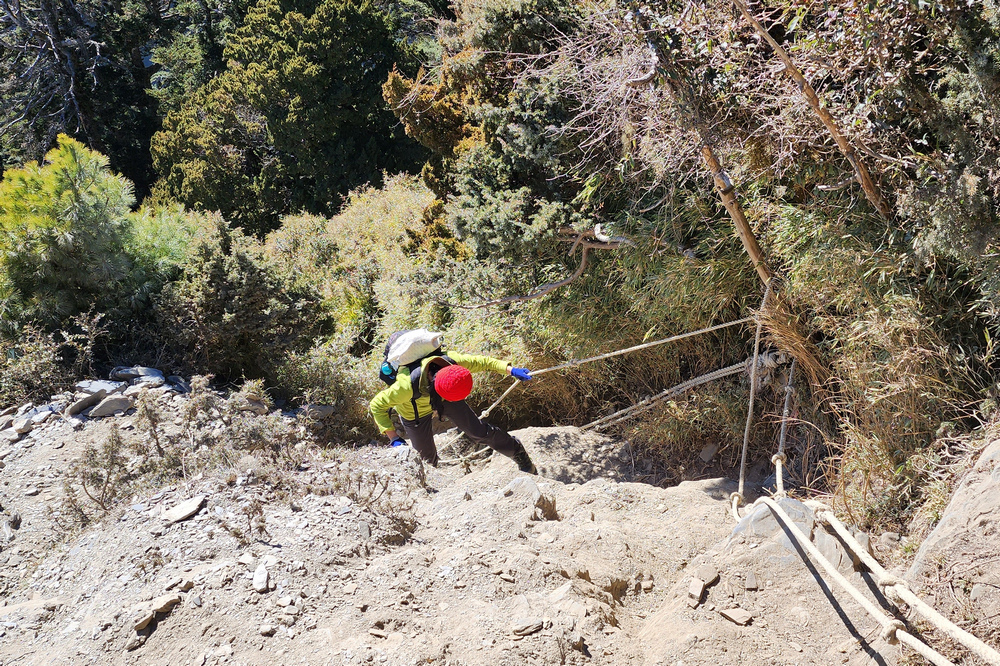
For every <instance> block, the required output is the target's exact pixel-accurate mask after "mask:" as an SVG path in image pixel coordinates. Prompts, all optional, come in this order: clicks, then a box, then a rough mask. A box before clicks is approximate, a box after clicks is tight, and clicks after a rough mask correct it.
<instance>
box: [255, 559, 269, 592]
mask: <svg viewBox="0 0 1000 666" xmlns="http://www.w3.org/2000/svg"><path fill="white" fill-rule="evenodd" d="M267 581H268V573H267V567H265V566H264V565H263V564H261V565H260V566H258V567H257V569H256V571H254V572H253V589H255V590H257V591H258V592H260V593H261V594H263V593H265V592H267Z"/></svg>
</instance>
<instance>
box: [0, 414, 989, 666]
mask: <svg viewBox="0 0 1000 666" xmlns="http://www.w3.org/2000/svg"><path fill="white" fill-rule="evenodd" d="M130 419H131V417H130V416H124V417H120V418H119V419H117V420H118V421H119V422H120V425H121V426H122V427H123V428H128V427H130ZM107 428H108V424H107V422H104V423H102V422H88V423H87V424H85V426H84V427H83V428H82V429H80V430H73V429H72V428H66V427H64V425H59V424H51V425H47V426H46V427H45V428H43V429H40V434H38V435H37V436H35V438H34V441H33V442H31V444H30V446H24V445H20V444H19V445H15V448H14V449H12V450H11V452H10V453H8V454H7V455H6V456H5V463H6V467H5V468H4V469H3V470H2V471H0V475H2V477H3V481H4V485H3V493H4V502H5V506H7V503H9V502H10V501H12V500H14V501H15V503H16V505H17V509H18V511H19V512H20V514H21V515H22V524H21V526H20V527H19V529H18V530H17V531H16V535H15V539H14V540H13V541H12V542H10V543H9V544H7V545H6V546H5V547H4V549H3V550H2V551H0V577H2V582H3V584H4V585H5V588H4V589H5V590H6V596H5V597H4V599H3V602H2V603H3V605H2V606H0V663H3V664H132V663H135V664H199V665H200V664H216V663H219V664H221V663H232V664H265V663H266V664H276V663H277V664H336V665H339V664H365V663H374V664H400V665H407V666H409V665H412V664H442V665H443V664H452V665H459V664H470V665H471V664H510V665H514V664H609V665H610V664H635V665H637V666H638V665H643V666H645V665H649V666H653V665H658V664H662V665H664V666H665V665H668V664H669V665H675V664H685V665H690V664H750V665H751V666H755V665H764V664H842V663H850V664H870V663H880V664H891V663H896V662H897V661H898V660H899V659H900V658H901V655H902V653H901V651H900V648H898V647H894V646H889V645H887V644H885V643H884V641H882V639H881V638H880V632H879V627H878V625H877V624H876V623H875V622H873V621H872V620H871V619H870V618H869V617H867V616H866V615H865V613H864V612H863V611H861V610H860V609H859V608H857V607H856V606H855V605H853V604H852V602H851V600H849V599H845V598H844V595H842V594H840V593H839V592H838V591H837V590H830V589H829V588H828V587H827V586H826V583H824V582H822V579H821V578H819V577H818V575H817V574H816V571H815V569H814V568H813V567H811V566H807V565H805V564H804V563H803V559H802V558H801V556H800V553H798V552H797V550H796V547H795V546H794V545H793V544H792V543H791V542H790V541H789V539H788V537H787V535H786V534H785V533H784V531H783V530H782V528H781V527H780V525H779V524H778V523H777V522H776V521H775V520H774V518H773V516H771V515H770V513H769V511H768V510H767V509H766V508H764V507H757V508H756V509H755V510H753V511H751V513H750V515H748V516H747V517H746V518H745V519H744V520H743V521H742V522H741V523H740V525H738V526H735V527H734V525H733V523H732V521H731V519H730V517H729V513H728V507H727V499H728V497H729V495H730V493H731V492H732V491H733V490H734V489H735V485H736V484H735V483H734V482H732V481H729V480H725V479H710V480H702V481H696V482H685V483H681V484H680V485H678V486H675V487H671V488H666V489H663V488H656V487H653V486H650V485H647V484H641V483H634V482H632V481H631V478H632V474H633V471H634V470H633V459H632V453H631V451H630V449H629V446H628V445H627V444H623V443H622V442H620V441H617V440H614V439H611V438H607V437H604V436H602V435H599V434H597V433H593V432H581V431H580V430H578V429H575V428H529V429H526V430H522V431H520V432H518V433H517V434H518V436H519V437H520V438H521V439H522V441H523V442H524V443H525V445H526V447H527V448H528V450H529V451H530V452H531V453H532V456H533V458H534V459H535V461H536V464H538V467H539V469H540V472H541V474H540V475H539V476H537V477H532V476H528V475H525V474H521V473H519V472H517V470H516V468H515V467H514V465H513V464H512V463H511V462H510V461H508V460H506V459H504V458H500V457H496V458H494V459H490V460H487V461H484V462H480V463H473V464H472V467H471V471H470V473H468V474H465V473H464V472H463V470H462V469H461V468H460V467H458V466H454V467H442V468H439V469H433V468H425V469H424V472H425V473H426V483H427V488H426V489H425V488H421V487H419V486H417V485H416V479H418V478H419V466H418V465H417V463H416V461H415V459H414V457H413V454H412V452H411V451H410V450H409V449H406V448H399V449H390V448H383V447H374V448H369V447H363V448H360V449H358V450H356V451H344V450H337V451H320V450H317V451H312V452H310V455H309V456H308V457H307V460H306V462H305V463H304V464H303V465H302V466H301V467H300V468H299V469H298V470H296V471H294V472H291V473H290V474H291V475H292V477H294V480H295V481H296V482H297V483H299V484H300V486H301V487H303V488H307V489H309V492H306V493H305V494H304V495H295V496H287V495H283V494H282V493H279V492H273V491H270V490H268V487H267V484H266V483H261V482H260V481H259V479H258V481H256V482H255V481H254V476H253V473H252V472H251V469H250V468H252V467H253V465H254V464H255V463H254V459H253V458H248V459H245V460H241V461H240V463H239V465H238V466H237V468H236V469H234V476H233V477H229V478H226V477H225V475H224V474H221V473H220V475H219V476H211V477H209V476H205V477H200V478H198V477H196V478H191V479H189V480H188V481H187V482H186V483H178V484H175V485H173V486H169V487H166V488H156V489H150V492H148V493H147V494H145V495H143V496H141V497H138V496H137V497H136V498H133V500H132V501H131V504H129V505H128V506H127V508H125V509H123V510H122V511H120V512H118V513H114V514H112V515H111V516H109V517H108V518H106V519H104V520H103V521H100V522H98V523H94V524H91V525H89V526H87V527H85V528H84V529H82V530H80V531H79V532H76V533H72V534H71V535H70V536H68V537H66V536H65V534H61V533H60V532H59V529H60V528H59V526H58V524H56V523H54V522H52V517H51V515H50V513H49V512H48V508H49V507H51V506H53V505H54V503H55V502H56V501H57V499H58V495H59V492H60V491H59V487H60V477H61V476H62V475H64V474H65V470H66V467H67V465H68V464H69V462H70V461H71V460H73V459H74V457H75V456H77V455H79V453H80V451H81V450H82V447H83V446H84V444H85V443H86V442H88V441H97V440H99V439H100V437H102V436H103V435H104V434H105V431H106V430H107ZM366 470H370V471H374V472H376V473H383V474H387V475H388V477H387V478H388V479H389V480H390V483H389V489H390V491H391V497H390V498H389V499H388V502H385V501H382V502H381V503H377V504H376V505H375V507H374V508H375V509H377V510H373V508H372V507H367V506H365V502H364V499H365V497H366V494H365V492H367V491H365V492H360V493H359V492H357V490H351V489H350V488H348V485H349V484H348V483H346V482H347V481H350V479H357V478H360V477H359V476H358V475H359V473H361V476H362V477H363V476H364V474H365V473H367V472H366ZM352 475H353V476H352ZM227 481H228V482H229V483H227ZM29 488H34V489H36V490H38V492H37V493H33V494H30V495H28V494H27V493H28V489H29ZM348 495H351V496H353V497H354V498H355V499H353V500H352V499H351V498H350V497H348ZM199 496H204V501H203V502H202V503H201V505H200V507H199V508H198V510H197V511H196V513H194V514H193V515H191V516H190V517H188V518H186V519H183V520H179V521H177V522H174V523H171V522H169V521H167V520H165V519H164V515H165V514H164V512H165V511H167V510H170V509H172V508H174V507H176V506H178V505H180V504H183V502H184V501H185V500H190V499H191V498H197V497H199ZM254 500H259V501H260V502H261V505H260V506H261V514H260V515H256V514H254V509H253V506H254ZM783 506H785V508H786V510H787V511H789V512H790V513H791V514H792V515H793V517H794V518H795V520H796V522H797V524H799V526H800V527H802V528H803V531H805V532H806V533H807V534H810V535H811V536H812V538H813V540H814V542H815V543H816V544H817V546H818V547H819V548H820V549H821V551H823V552H824V554H826V555H827V556H828V557H829V558H830V559H831V560H833V561H835V562H836V563H837V565H838V566H839V567H840V568H841V570H842V572H843V573H844V574H845V575H848V576H850V577H851V578H852V579H853V580H855V581H856V582H857V583H858V584H859V586H860V587H862V589H865V590H867V591H868V593H869V594H871V595H872V598H873V599H876V600H879V601H882V603H884V601H883V600H880V597H879V596H878V594H877V589H876V588H875V586H874V584H873V583H872V582H871V580H870V578H867V577H866V576H865V575H862V574H860V573H857V572H856V571H855V567H854V563H853V562H852V561H851V558H850V557H849V556H848V555H847V554H846V552H845V551H844V549H843V547H842V546H841V545H840V544H839V542H838V541H837V540H836V539H835V538H833V537H832V536H830V534H829V533H827V532H826V531H825V530H824V529H823V527H822V526H821V525H819V524H818V523H816V522H815V520H814V518H813V517H812V514H811V511H810V510H809V509H808V508H807V507H805V506H803V505H801V504H800V503H798V502H795V501H794V500H783ZM407 507H409V510H407ZM255 520H256V521H258V522H259V523H260V524H262V525H263V526H264V527H265V528H266V532H261V533H252V530H251V529H250V526H251V525H252V524H254V521H255ZM53 544H55V545H53ZM927 557H932V555H928V556H927ZM926 559H927V558H925V560H926ZM900 573H901V572H900ZM696 577H701V579H702V580H704V581H705V582H706V583H708V585H707V587H706V589H705V590H704V591H702V592H701V593H700V594H699V595H697V598H696V599H695V598H692V579H693V578H696ZM156 609H160V612H152V611H155V610H156ZM734 609H738V610H742V611H744V614H743V616H742V617H741V616H740V614H739V613H736V614H734V613H732V612H731V611H733V610H734ZM723 611H725V612H726V614H724V613H723ZM727 614H728V615H729V616H730V617H733V618H734V619H735V620H737V621H746V622H747V624H745V625H740V624H737V623H736V622H734V621H733V620H731V619H727ZM144 618H148V619H149V623H148V624H147V625H146V626H144V627H143V628H142V629H140V630H137V629H136V626H137V625H138V624H142V620H143V619H144ZM960 663H969V664H972V663H976V662H974V661H966V662H960Z"/></svg>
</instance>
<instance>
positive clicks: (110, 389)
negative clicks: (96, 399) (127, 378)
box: [74, 379, 128, 395]
mask: <svg viewBox="0 0 1000 666" xmlns="http://www.w3.org/2000/svg"><path fill="white" fill-rule="evenodd" d="M127 386H128V384H126V383H125V382H108V381H103V380H97V379H87V380H84V381H82V382H77V384H76V386H75V387H74V388H75V389H76V390H77V391H79V392H80V393H87V394H91V393H97V392H98V391H104V393H105V395H112V394H114V393H121V392H122V391H124V390H125V388H126V387H127Z"/></svg>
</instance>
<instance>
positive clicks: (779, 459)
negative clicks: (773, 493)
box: [771, 358, 795, 497]
mask: <svg viewBox="0 0 1000 666" xmlns="http://www.w3.org/2000/svg"><path fill="white" fill-rule="evenodd" d="M794 376H795V359H794V358H793V359H792V365H791V367H790V368H789V369H788V381H787V382H785V408H784V409H782V410H781V436H780V437H778V452H777V453H775V454H774V457H772V458H771V462H772V463H774V478H775V482H776V484H777V486H778V489H777V496H778V497H782V496H784V494H785V484H784V481H783V479H782V474H781V466H782V465H784V464H785V460H786V458H785V435H786V434H787V433H788V413H789V412H790V411H791V406H792V393H793V392H794V389H793V388H792V378H793V377H794Z"/></svg>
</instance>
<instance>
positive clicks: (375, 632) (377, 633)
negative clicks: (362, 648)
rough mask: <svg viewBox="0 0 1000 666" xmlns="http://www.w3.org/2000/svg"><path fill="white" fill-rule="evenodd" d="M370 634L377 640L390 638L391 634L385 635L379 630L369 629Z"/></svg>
mask: <svg viewBox="0 0 1000 666" xmlns="http://www.w3.org/2000/svg"><path fill="white" fill-rule="evenodd" d="M368 633H369V634H371V635H372V636H374V637H375V638H388V637H389V634H387V633H385V632H384V631H380V630H379V629H375V628H371V629H369V630H368Z"/></svg>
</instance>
